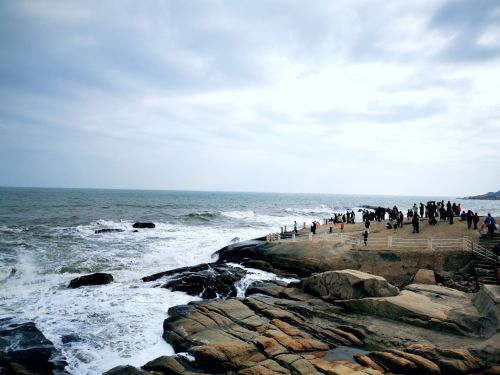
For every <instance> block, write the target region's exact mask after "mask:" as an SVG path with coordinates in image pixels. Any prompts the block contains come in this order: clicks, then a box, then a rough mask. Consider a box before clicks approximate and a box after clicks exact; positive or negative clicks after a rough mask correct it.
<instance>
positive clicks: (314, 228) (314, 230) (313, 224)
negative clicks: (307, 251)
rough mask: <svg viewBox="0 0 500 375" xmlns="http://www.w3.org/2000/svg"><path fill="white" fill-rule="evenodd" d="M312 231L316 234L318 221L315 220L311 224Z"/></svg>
mask: <svg viewBox="0 0 500 375" xmlns="http://www.w3.org/2000/svg"><path fill="white" fill-rule="evenodd" d="M311 232H312V234H313V236H314V235H315V234H316V222H315V221H313V223H312V225H311Z"/></svg>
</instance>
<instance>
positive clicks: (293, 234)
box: [292, 233, 295, 242]
mask: <svg viewBox="0 0 500 375" xmlns="http://www.w3.org/2000/svg"><path fill="white" fill-rule="evenodd" d="M292 241H293V242H295V233H292Z"/></svg>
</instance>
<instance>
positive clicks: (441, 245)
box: [266, 232, 500, 262]
mask: <svg viewBox="0 0 500 375" xmlns="http://www.w3.org/2000/svg"><path fill="white" fill-rule="evenodd" d="M266 240H267V242H276V241H279V242H285V241H287V242H288V241H291V242H303V241H331V242H339V243H343V244H347V245H350V246H353V247H357V248H364V249H402V250H404V249H427V250H447V249H449V250H451V249H461V250H465V251H474V252H475V253H477V254H478V255H479V256H483V257H485V258H489V259H490V260H492V261H495V262H500V260H499V258H500V257H499V256H497V255H495V254H494V253H493V252H491V251H489V250H487V249H485V248H484V247H482V246H480V245H479V244H477V243H475V242H472V241H471V240H470V239H469V238H467V237H461V238H399V237H393V236H387V237H386V236H384V237H377V236H368V238H367V242H366V245H365V243H364V239H363V237H362V236H361V235H359V236H352V235H348V234H345V233H328V232H322V233H318V234H316V235H313V234H312V233H308V235H300V236H296V235H295V233H284V234H281V233H271V234H269V235H267V236H266Z"/></svg>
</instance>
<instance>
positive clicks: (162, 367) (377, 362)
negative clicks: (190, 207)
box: [106, 222, 500, 375]
mask: <svg viewBox="0 0 500 375" xmlns="http://www.w3.org/2000/svg"><path fill="white" fill-rule="evenodd" d="M384 224H385V223H384V222H383V223H373V224H372V228H370V229H372V230H371V232H370V236H372V235H373V236H375V235H378V236H379V237H385V238H388V237H389V236H391V237H392V236H399V237H400V238H409V237H412V235H414V234H413V233H411V232H410V231H409V230H408V229H407V228H405V226H404V228H403V229H401V230H399V231H396V233H394V232H393V231H392V230H387V229H385V228H384V227H383V225H384ZM331 226H332V230H333V232H334V233H335V229H338V228H335V226H334V225H331ZM440 227H441V231H439V228H440ZM422 229H423V230H422V232H421V233H420V234H419V237H424V236H425V238H433V239H439V238H443V236H444V237H445V238H446V237H449V236H450V235H455V236H457V237H459V238H464V237H465V238H468V239H469V240H470V241H478V240H479V238H480V234H479V232H478V231H473V230H467V229H466V224H465V223H463V222H456V223H455V224H454V225H448V223H439V224H438V225H437V226H435V227H430V226H429V228H427V227H426V226H425V224H424V225H423V226H422ZM425 229H427V230H425ZM329 231H330V225H322V226H320V227H319V230H318V231H317V233H316V236H317V239H313V240H309V239H307V240H305V241H298V240H297V241H291V240H288V241H287V240H283V241H280V242H271V243H267V242H266V241H265V240H263V239H262V238H260V239H255V240H251V241H246V242H242V243H234V244H230V245H228V246H226V247H224V248H222V249H220V250H219V251H217V252H216V253H217V254H218V255H219V259H218V261H217V262H216V263H214V267H216V265H219V266H220V267H223V266H224V265H226V266H228V267H232V266H231V264H232V263H238V264H242V265H244V266H246V267H254V268H260V269H262V270H265V271H274V272H277V273H279V274H282V275H286V276H295V277H297V276H298V277H300V282H298V283H297V282H295V283H291V284H286V283H282V282H276V281H274V282H273V281H269V282H256V283H254V284H252V285H251V286H250V287H249V288H248V289H247V292H246V296H245V297H244V298H235V297H234V296H229V297H225V298H221V299H205V300H203V301H199V302H192V303H189V304H188V305H182V306H176V307H173V308H171V309H169V312H168V313H169V318H167V319H166V320H165V322H164V334H163V337H164V338H165V339H166V340H167V342H169V343H170V344H171V345H172V346H173V347H174V349H175V351H176V353H188V354H176V355H174V356H162V357H159V358H157V359H154V360H152V361H150V362H148V363H147V364H145V365H144V366H143V367H142V369H141V370H139V369H135V370H137V371H139V372H137V373H141V374H146V373H149V372H147V371H159V372H161V373H165V374H167V373H168V374H170V373H175V374H188V373H199V372H202V373H207V372H208V373H213V372H216V373H220V372H224V373H233V372H234V373H236V372H237V373H241V374H257V373H269V374H271V373H291V374H303V373H326V374H330V373H340V371H344V372H343V373H354V372H356V371H357V372H356V373H360V374H361V373H366V374H379V373H384V372H387V371H389V372H398V371H399V372H400V373H401V371H402V370H403V372H402V373H407V372H412V371H415V369H416V368H418V369H419V371H420V372H418V373H436V372H435V371H438V370H439V371H441V372H443V371H444V372H443V373H448V372H446V371H451V370H450V368H452V369H453V371H454V373H461V374H462V373H463V374H467V373H477V372H478V371H486V370H485V369H487V368H491V367H492V366H497V365H498V364H499V362H500V351H499V349H498V346H497V345H496V343H498V340H499V338H500V337H499V335H498V333H496V332H497V330H498V326H499V325H498V316H500V315H498V306H496V307H493V309H491V306H490V308H489V310H488V308H485V307H484V306H483V305H484V304H485V300H489V299H488V298H491V296H490V294H488V293H494V295H497V297H492V298H498V295H499V294H500V293H499V291H498V288H497V287H490V286H487V287H482V288H481V290H480V291H479V292H476V293H464V292H461V291H458V290H457V289H452V288H448V287H445V286H443V284H442V282H441V283H438V282H436V281H434V283H432V282H422V283H419V282H418V281H419V280H415V276H416V274H417V273H418V271H419V270H422V269H424V270H429V271H431V272H432V273H433V275H435V276H434V277H435V278H436V279H438V278H440V279H441V281H443V278H444V277H450V274H452V273H464V272H465V273H466V272H470V262H471V261H472V258H471V253H470V252H468V251H464V250H463V249H459V248H455V249H446V250H438V251H432V252H427V253H425V252H423V251H422V250H408V249H390V250H389V249H385V250H372V251H370V250H359V251H358V250H355V249H353V248H352V246H348V245H346V244H343V243H341V242H340V241H334V240H333V239H332V240H330V241H328V239H327V237H324V239H323V240H322V236H323V235H324V234H325V233H327V234H328V233H329ZM361 231H362V223H357V224H350V225H346V227H345V234H346V235H354V236H360V234H361ZM306 236H307V237H308V229H302V230H301V231H299V234H298V237H297V238H299V237H306ZM413 237H415V236H413ZM335 269H336V270H345V271H332V270H335ZM351 270H352V271H351ZM370 271H371V272H370ZM402 271H404V272H402ZM174 272H175V270H174ZM332 272H333V273H332ZM343 272H344V273H347V274H348V277H347V278H345V279H342V281H341V283H340V284H338V285H336V287H337V288H340V290H345V288H349V283H351V287H352V286H353V285H359V283H360V282H361V281H363V283H364V284H363V285H365V286H364V287H365V289H366V290H370V292H369V293H368V295H364V294H362V295H361V298H354V299H353V298H348V299H345V298H342V297H339V296H336V297H331V296H330V294H329V293H330V292H328V293H326V292H325V287H326V284H327V283H329V282H331V278H332V277H334V276H333V275H335V277H334V278H337V279H338V278H339V277H340V278H342V277H344V276H345V274H343ZM339 275H341V276H339ZM372 275H377V276H372ZM380 276H383V277H380ZM374 278H375V279H376V280H377V282H376V284H377V285H378V286H377V287H376V288H375V289H376V290H375V291H374V290H373V289H374V287H373V280H374ZM351 279H355V280H356V281H353V280H351ZM380 279H382V280H383V281H381V280H380ZM385 279H387V280H388V281H389V282H391V281H392V283H387V281H385ZM311 280H313V281H311ZM360 280H361V281H360ZM386 283H387V284H386ZM379 284H383V285H384V286H381V285H379ZM391 284H394V285H397V286H398V287H399V288H400V289H397V288H396V290H397V292H394V295H389V296H388V295H384V293H385V292H384V290H386V289H387V287H388V286H387V285H391ZM368 285H371V286H370V287H369V286H368ZM455 286H459V284H456V285H455ZM326 288H327V287H326ZM370 288H371V289H370ZM390 288H395V287H393V286H391V287H390ZM327 289H328V288H327ZM358 289H359V286H356V287H355V290H357V291H358ZM358 292H359V291H358ZM325 293H326V294H325ZM370 293H372V294H373V293H375V295H372V294H370ZM377 293H379V294H380V295H377ZM495 293H499V294H495ZM367 296H368V297H370V298H367ZM351 297H352V296H351ZM358 297H359V296H358ZM478 301H479V302H478ZM485 309H486V310H485ZM438 312H439V313H438ZM436 314H437V315H436ZM491 314H493V315H495V314H497V315H498V316H497V317H496V318H492V315H491ZM485 316H489V318H488V322H487V323H485V322H484V319H485V318H484V317H485ZM387 319H389V321H388V320H387ZM464 321H466V322H467V323H464ZM346 353H348V354H346ZM447 355H448V356H447ZM450 356H451V357H450ZM451 358H453V359H451ZM453 361H455V362H453ZM451 362H453V364H450V363H451ZM447 366H450V367H447ZM412 368H413V370H412ZM135 370H133V369H132V368H131V367H127V366H119V367H117V368H114V369H112V370H110V371H108V372H106V374H107V375H115V374H129V373H134V372H130V371H135ZM484 373H486V372H484Z"/></svg>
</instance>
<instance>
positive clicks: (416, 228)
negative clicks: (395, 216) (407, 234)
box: [411, 215, 420, 233]
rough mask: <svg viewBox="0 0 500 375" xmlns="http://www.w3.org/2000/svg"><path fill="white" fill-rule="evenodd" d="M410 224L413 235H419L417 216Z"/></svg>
mask: <svg viewBox="0 0 500 375" xmlns="http://www.w3.org/2000/svg"><path fill="white" fill-rule="evenodd" d="M411 223H412V224H413V233H419V227H420V220H419V218H418V215H415V216H413V219H412V221H411Z"/></svg>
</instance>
